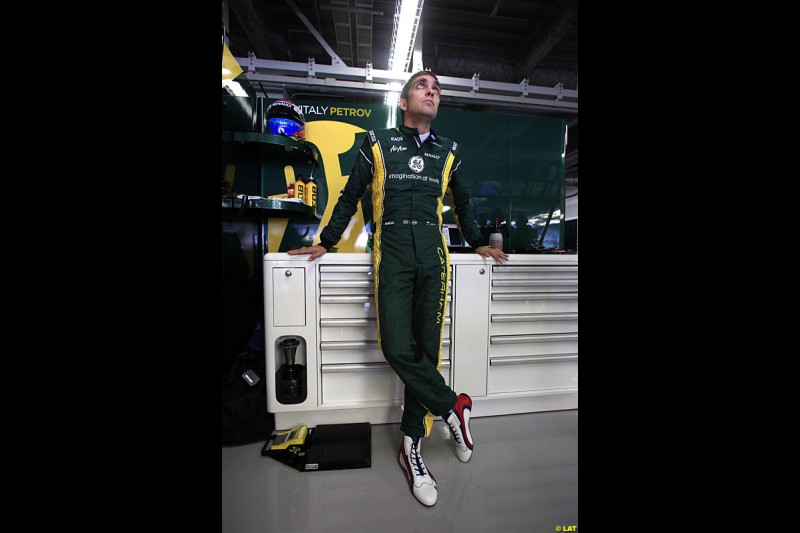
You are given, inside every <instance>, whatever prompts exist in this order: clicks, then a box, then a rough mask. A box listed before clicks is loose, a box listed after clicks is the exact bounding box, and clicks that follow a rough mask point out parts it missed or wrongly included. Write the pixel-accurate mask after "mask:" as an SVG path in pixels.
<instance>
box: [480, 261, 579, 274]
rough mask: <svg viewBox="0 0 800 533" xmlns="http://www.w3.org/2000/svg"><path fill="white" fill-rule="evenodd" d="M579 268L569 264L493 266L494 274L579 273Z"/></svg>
mask: <svg viewBox="0 0 800 533" xmlns="http://www.w3.org/2000/svg"><path fill="white" fill-rule="evenodd" d="M577 271H578V267H577V266H575V265H570V264H568V263H561V264H555V265H536V266H534V265H526V266H500V265H492V272H509V273H513V272H539V273H543V272H577Z"/></svg>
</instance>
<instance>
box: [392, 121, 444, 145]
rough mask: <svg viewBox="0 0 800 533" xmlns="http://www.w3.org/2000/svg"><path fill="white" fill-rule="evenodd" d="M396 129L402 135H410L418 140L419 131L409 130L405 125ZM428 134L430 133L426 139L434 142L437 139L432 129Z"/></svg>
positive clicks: (415, 129)
mask: <svg viewBox="0 0 800 533" xmlns="http://www.w3.org/2000/svg"><path fill="white" fill-rule="evenodd" d="M397 129H398V131H400V133H402V134H403V135H412V136H414V137H416V138H417V139H419V130H418V129H417V128H409V127H408V126H406V125H405V124H400V126H398V127H397ZM430 132H431V135H430V137H428V139H430V140H432V141H436V140H438V139H439V136H438V135H436V132H434V131H433V128H431V129H430Z"/></svg>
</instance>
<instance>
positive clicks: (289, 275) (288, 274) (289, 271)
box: [284, 270, 292, 278]
mask: <svg viewBox="0 0 800 533" xmlns="http://www.w3.org/2000/svg"><path fill="white" fill-rule="evenodd" d="M284 274H286V277H287V278H291V277H292V271H291V270H287V271H286V272H284Z"/></svg>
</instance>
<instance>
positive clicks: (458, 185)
mask: <svg viewBox="0 0 800 533" xmlns="http://www.w3.org/2000/svg"><path fill="white" fill-rule="evenodd" d="M356 157H357V159H356V162H355V164H354V165H353V169H352V171H351V173H350V176H349V178H348V180H347V183H346V184H345V186H344V188H343V189H342V191H341V193H340V195H339V199H338V201H337V203H336V206H335V207H334V209H333V212H332V214H331V217H330V221H329V222H328V224H327V225H326V226H325V228H324V229H323V230H322V232H321V233H320V244H322V245H323V246H324V247H325V248H326V249H330V248H331V247H332V246H333V245H335V244H336V243H337V242H338V241H339V239H340V238H341V235H342V232H344V230H345V229H346V228H347V225H348V224H349V222H350V218H351V217H352V216H353V215H354V214H355V213H356V210H357V207H358V203H359V201H360V200H361V198H362V196H363V195H364V193H365V192H366V189H367V187H368V186H370V185H371V186H372V218H373V224H374V226H373V261H374V272H373V274H374V285H375V287H374V291H375V301H376V306H377V311H376V316H377V322H378V344H379V346H380V347H381V350H382V351H383V354H384V357H385V358H386V360H387V362H388V363H389V365H390V366H391V367H392V368H393V369H394V371H395V372H396V373H397V375H398V376H399V377H400V379H401V381H402V382H403V383H404V385H405V393H404V394H405V404H404V409H403V417H402V421H401V424H400V430H401V431H402V432H403V433H405V434H406V435H409V436H426V437H427V436H428V435H429V434H430V431H431V428H432V426H433V419H434V417H435V416H443V415H446V414H447V413H448V412H449V411H450V410H451V409H452V408H453V406H454V405H455V403H456V393H455V392H453V390H452V389H450V387H449V386H448V385H447V383H446V382H445V380H444V378H443V377H442V375H441V374H440V373H439V369H440V367H441V363H442V332H443V328H444V323H445V320H444V317H445V306H446V305H447V287H448V285H449V277H450V259H449V255H448V251H447V243H446V240H445V238H444V235H443V234H442V229H441V228H442V208H443V198H444V195H445V193H447V194H449V195H450V204H451V206H453V209H454V215H455V219H456V223H457V224H458V226H459V229H460V230H461V233H462V234H463V235H464V238H465V239H466V241H467V242H468V243H469V244H470V246H472V247H473V248H477V247H478V246H480V245H481V244H483V242H482V238H481V233H480V229H479V228H478V224H477V223H476V222H475V217H474V215H473V212H472V206H471V202H470V197H469V192H468V190H467V188H466V186H465V184H464V182H463V178H461V177H460V175H459V167H460V165H461V158H460V156H459V146H458V143H456V142H454V141H452V140H450V139H447V138H444V137H439V136H438V135H437V134H436V133H435V132H434V131H433V130H431V134H430V136H429V137H428V138H427V139H426V140H425V141H424V142H422V143H420V141H419V136H418V131H417V130H416V129H414V128H409V127H406V126H400V127H398V128H391V129H382V130H374V131H369V132H368V133H367V136H366V137H365V138H364V142H363V144H362V146H361V149H360V151H359V154H358V155H357V156H356Z"/></svg>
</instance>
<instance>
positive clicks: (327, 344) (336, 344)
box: [319, 341, 378, 350]
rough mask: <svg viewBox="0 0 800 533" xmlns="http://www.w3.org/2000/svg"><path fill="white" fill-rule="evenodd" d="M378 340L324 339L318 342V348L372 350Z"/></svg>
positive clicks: (376, 345) (376, 346)
mask: <svg viewBox="0 0 800 533" xmlns="http://www.w3.org/2000/svg"><path fill="white" fill-rule="evenodd" d="M375 348H378V341H324V342H321V343H319V349H320V350H359V349H366V350H374V349H375Z"/></svg>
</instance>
